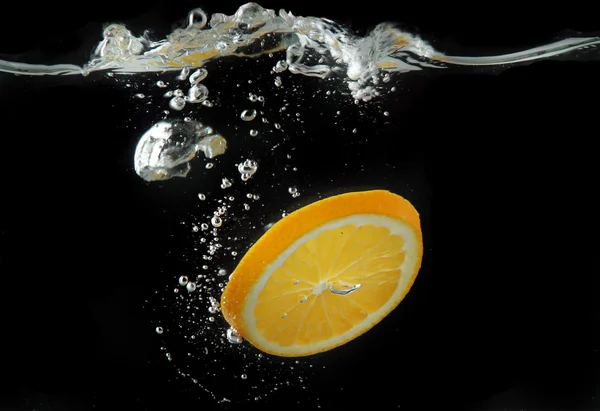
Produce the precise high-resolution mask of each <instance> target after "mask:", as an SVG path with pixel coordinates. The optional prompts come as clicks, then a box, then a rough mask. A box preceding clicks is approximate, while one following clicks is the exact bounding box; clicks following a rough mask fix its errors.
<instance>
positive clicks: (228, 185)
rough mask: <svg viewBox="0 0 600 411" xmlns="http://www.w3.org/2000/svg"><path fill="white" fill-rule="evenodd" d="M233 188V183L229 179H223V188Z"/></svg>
mask: <svg viewBox="0 0 600 411" xmlns="http://www.w3.org/2000/svg"><path fill="white" fill-rule="evenodd" d="M229 187H231V181H230V180H229V179H228V178H225V177H223V178H222V179H221V188H229Z"/></svg>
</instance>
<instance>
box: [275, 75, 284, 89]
mask: <svg viewBox="0 0 600 411" xmlns="http://www.w3.org/2000/svg"><path fill="white" fill-rule="evenodd" d="M282 84H283V81H282V80H281V77H279V76H277V77H275V87H281V85H282Z"/></svg>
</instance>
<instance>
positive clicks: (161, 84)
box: [156, 80, 167, 88]
mask: <svg viewBox="0 0 600 411" xmlns="http://www.w3.org/2000/svg"><path fill="white" fill-rule="evenodd" d="M156 87H159V88H165V87H167V85H166V84H165V82H164V81H162V80H158V81H157V82H156Z"/></svg>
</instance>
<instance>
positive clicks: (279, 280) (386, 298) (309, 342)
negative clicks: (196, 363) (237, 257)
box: [221, 190, 423, 357]
mask: <svg viewBox="0 0 600 411" xmlns="http://www.w3.org/2000/svg"><path fill="white" fill-rule="evenodd" d="M422 254H423V244H422V235H421V228H420V221H419V214H418V213H417V211H416V210H415V208H414V207H413V206H412V204H410V203H409V202H408V201H407V200H406V199H404V198H402V197H400V196H398V195H396V194H393V193H391V192H389V191H384V190H373V191H364V192H352V193H346V194H341V195H337V196H333V197H330V198H326V199H323V200H320V201H317V202H314V203H312V204H309V205H308V206H306V207H303V208H301V209H300V210H297V211H295V212H293V213H291V214H290V215H288V216H287V217H285V218H283V219H282V220H280V221H279V222H277V223H276V224H275V225H273V227H271V228H270V229H269V230H268V231H267V232H266V233H265V234H264V235H263V236H262V237H261V238H260V239H259V240H258V241H257V242H256V244H254V245H253V246H252V247H251V248H250V250H249V251H248V252H247V253H246V255H245V256H244V257H243V258H242V260H241V261H240V263H239V265H238V266H237V268H236V269H235V271H234V272H233V274H232V276H231V279H230V281H229V283H228V284H227V286H226V288H225V291H224V293H223V295H222V297H221V307H222V312H223V315H224V316H225V319H226V320H227V322H228V323H229V324H230V325H231V326H232V327H233V328H234V329H235V330H237V332H238V333H239V335H240V336H242V337H243V338H245V339H246V340H248V341H249V342H250V343H251V344H252V345H254V346H255V347H257V348H258V349H260V350H262V351H264V352H267V353H269V354H273V355H278V356H284V357H294V356H305V355H311V354H316V353H319V352H323V351H327V350H330V349H332V348H335V347H338V346H340V345H342V344H344V343H346V342H348V341H350V340H353V339H354V338H356V337H358V336H359V335H361V334H363V333H364V332H365V331H367V330H369V329H370V328H372V327H373V326H374V325H376V324H377V323H378V322H380V321H381V320H382V319H383V318H384V317H385V316H386V315H388V314H389V313H390V312H391V311H392V310H393V309H394V308H395V307H396V306H397V305H398V304H399V303H400V302H401V301H402V299H403V298H404V296H405V295H406V293H407V292H408V290H409V289H410V287H411V286H412V284H413V282H414V280H415V278H416V276H417V273H418V271H419V268H420V265H421V257H422Z"/></svg>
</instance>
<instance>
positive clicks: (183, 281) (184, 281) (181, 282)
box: [179, 275, 189, 286]
mask: <svg viewBox="0 0 600 411" xmlns="http://www.w3.org/2000/svg"><path fill="white" fill-rule="evenodd" d="M188 282H189V279H188V278H187V276H186V275H182V276H181V277H179V285H182V286H183V285H186V284H187V283H188Z"/></svg>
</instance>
